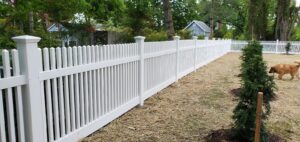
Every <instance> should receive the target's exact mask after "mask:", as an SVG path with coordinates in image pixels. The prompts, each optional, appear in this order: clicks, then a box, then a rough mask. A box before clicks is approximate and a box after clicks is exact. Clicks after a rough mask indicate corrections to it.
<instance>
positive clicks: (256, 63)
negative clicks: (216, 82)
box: [233, 41, 275, 142]
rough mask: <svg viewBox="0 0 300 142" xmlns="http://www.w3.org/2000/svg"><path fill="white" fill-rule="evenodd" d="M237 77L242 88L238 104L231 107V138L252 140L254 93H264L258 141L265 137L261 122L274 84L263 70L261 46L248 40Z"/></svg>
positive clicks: (254, 107) (254, 112) (263, 140)
mask: <svg viewBox="0 0 300 142" xmlns="http://www.w3.org/2000/svg"><path fill="white" fill-rule="evenodd" d="M241 60H242V64H241V77H242V87H241V92H240V93H239V94H238V97H239V103H238V105H237V106H236V108H235V109H234V115H233V119H234V128H233V130H234V138H235V139H238V140H240V141H244V142H251V141H253V140H254V130H255V116H256V105H257V96H258V95H257V94H258V92H263V93H264V97H263V98H264V100H263V107H264V110H265V111H264V112H263V114H262V119H263V120H262V121H261V122H262V123H261V134H260V135H261V142H266V141H267V139H268V134H267V130H266V128H265V122H264V120H266V119H267V118H268V116H269V115H270V113H271V106H270V101H271V100H272V99H273V98H274V97H275V94H274V89H275V83H274V81H273V77H271V76H269V75H268V73H267V71H266V69H267V66H266V63H265V62H264V61H263V57H262V46H261V45H260V44H259V43H258V42H256V41H251V42H250V43H249V44H248V46H247V47H246V48H244V49H243V55H242V56H241Z"/></svg>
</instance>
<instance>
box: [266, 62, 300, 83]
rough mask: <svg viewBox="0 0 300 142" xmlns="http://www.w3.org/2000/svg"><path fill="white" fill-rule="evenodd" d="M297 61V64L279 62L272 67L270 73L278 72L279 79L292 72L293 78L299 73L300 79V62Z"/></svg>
mask: <svg viewBox="0 0 300 142" xmlns="http://www.w3.org/2000/svg"><path fill="white" fill-rule="evenodd" d="M295 63H297V65H290V64H277V65H275V66H272V67H271V69H270V71H269V73H277V74H278V78H279V79H282V76H283V75H285V74H290V75H291V76H292V78H291V80H293V79H294V76H295V75H297V77H298V79H300V77H299V73H298V70H299V67H300V62H297V61H296V62H295Z"/></svg>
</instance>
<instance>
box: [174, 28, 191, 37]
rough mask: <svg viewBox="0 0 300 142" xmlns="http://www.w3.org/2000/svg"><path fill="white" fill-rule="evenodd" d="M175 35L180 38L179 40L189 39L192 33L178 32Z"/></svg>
mask: <svg viewBox="0 0 300 142" xmlns="http://www.w3.org/2000/svg"><path fill="white" fill-rule="evenodd" d="M177 35H178V36H180V39H191V38H192V33H191V31H189V30H179V31H178V33H177Z"/></svg>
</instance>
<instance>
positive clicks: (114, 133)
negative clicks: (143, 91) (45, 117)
mask: <svg viewBox="0 0 300 142" xmlns="http://www.w3.org/2000/svg"><path fill="white" fill-rule="evenodd" d="M239 56H240V54H238V53H230V54H227V55H225V56H224V57H222V58H220V59H218V60H216V61H214V62H212V63H210V64H208V65H207V66H204V67H202V68H200V69H198V70H197V72H196V73H191V74H189V75H188V76H186V77H184V78H182V79H181V80H180V81H179V82H178V83H176V84H173V85H171V86H169V87H168V88H166V89H164V90H162V91H161V92H159V93H158V94H156V95H155V96H153V97H151V98H149V99H147V100H146V101H145V105H144V106H143V107H136V108H134V109H132V110H131V111H129V112H127V113H126V114H124V115H123V116H121V117H120V118H118V119H116V120H114V121H113V122H111V123H110V124H108V125H107V126H105V127H104V128H101V129H100V130H99V131H97V132H95V133H93V134H92V135H90V136H89V137H86V138H85V139H84V140H83V141H84V142H98V141H101V142H102V141H103V142H121V141H124V142H125V141H126V142H169V141H179V142H182V141H204V139H203V137H205V136H206V135H207V134H208V133H209V132H210V131H212V130H217V129H221V128H230V127H231V126H232V119H231V116H232V110H233V108H234V107H235V105H236V103H237V102H236V98H235V97H234V96H233V95H231V94H230V90H231V89H235V88H238V87H240V81H239V78H238V77H236V75H238V74H239V64H240V61H239ZM264 58H265V60H266V61H267V63H268V66H271V65H274V64H276V63H292V62H293V61H294V60H300V56H299V55H298V56H296V55H273V54H266V55H264ZM288 78H289V76H288V75H287V76H285V77H284V79H285V80H282V81H279V80H277V79H276V84H277V85H278V92H279V93H278V99H277V100H276V101H274V102H273V103H272V114H271V116H270V119H269V120H268V122H267V127H268V128H269V130H270V131H271V132H273V133H276V134H279V135H280V136H282V137H284V138H285V139H287V140H288V141H294V142H296V141H300V93H299V92H300V80H298V79H295V80H293V81H290V80H288Z"/></svg>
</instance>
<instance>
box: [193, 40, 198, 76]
mask: <svg viewBox="0 0 300 142" xmlns="http://www.w3.org/2000/svg"><path fill="white" fill-rule="evenodd" d="M197 39H198V37H197V36H193V40H194V72H196V70H197V67H196V66H197Z"/></svg>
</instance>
